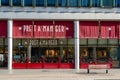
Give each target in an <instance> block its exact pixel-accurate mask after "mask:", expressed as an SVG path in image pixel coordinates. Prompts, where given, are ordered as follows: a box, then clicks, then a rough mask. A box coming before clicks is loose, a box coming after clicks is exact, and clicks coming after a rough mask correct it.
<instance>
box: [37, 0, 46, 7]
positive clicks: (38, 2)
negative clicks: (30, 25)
mask: <svg viewBox="0 0 120 80" xmlns="http://www.w3.org/2000/svg"><path fill="white" fill-rule="evenodd" d="M36 6H44V0H36Z"/></svg>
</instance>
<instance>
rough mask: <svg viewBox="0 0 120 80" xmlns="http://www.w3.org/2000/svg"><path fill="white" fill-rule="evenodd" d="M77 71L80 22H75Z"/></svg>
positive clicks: (77, 65)
mask: <svg viewBox="0 0 120 80" xmlns="http://www.w3.org/2000/svg"><path fill="white" fill-rule="evenodd" d="M74 43H75V69H76V70H79V62H80V59H79V21H74Z"/></svg>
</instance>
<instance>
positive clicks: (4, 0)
mask: <svg viewBox="0 0 120 80" xmlns="http://www.w3.org/2000/svg"><path fill="white" fill-rule="evenodd" d="M1 5H2V6H9V0H1Z"/></svg>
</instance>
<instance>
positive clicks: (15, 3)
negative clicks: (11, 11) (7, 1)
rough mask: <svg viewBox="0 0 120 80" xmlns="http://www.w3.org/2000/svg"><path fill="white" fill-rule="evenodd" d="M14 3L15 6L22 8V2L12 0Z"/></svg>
mask: <svg viewBox="0 0 120 80" xmlns="http://www.w3.org/2000/svg"><path fill="white" fill-rule="evenodd" d="M12 1H13V6H20V5H21V0H12Z"/></svg>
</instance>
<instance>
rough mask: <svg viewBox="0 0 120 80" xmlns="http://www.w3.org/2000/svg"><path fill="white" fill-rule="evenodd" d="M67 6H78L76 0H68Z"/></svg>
mask: <svg viewBox="0 0 120 80" xmlns="http://www.w3.org/2000/svg"><path fill="white" fill-rule="evenodd" d="M69 6H72V7H77V6H78V0H69Z"/></svg>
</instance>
